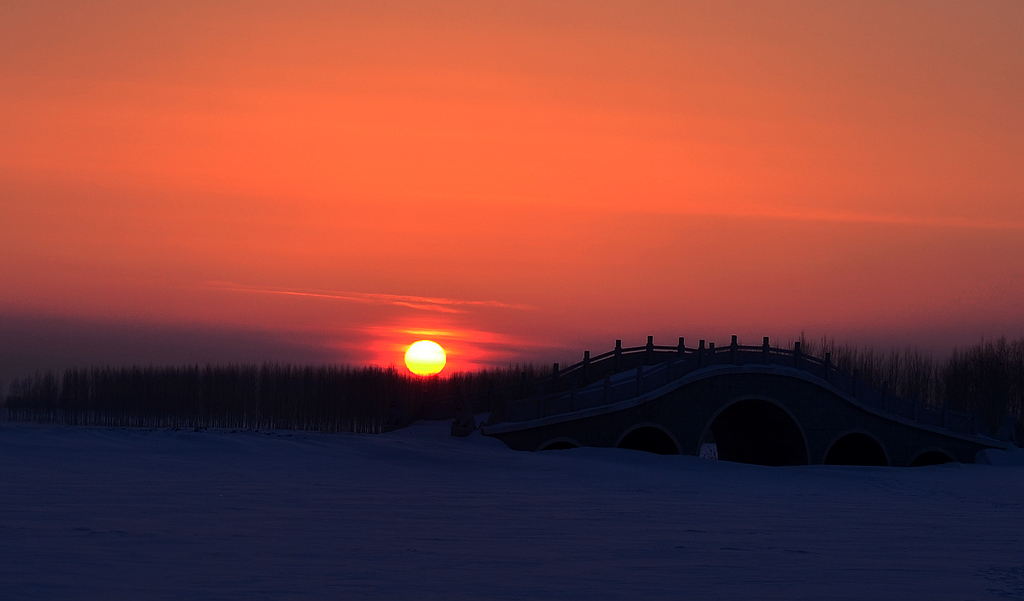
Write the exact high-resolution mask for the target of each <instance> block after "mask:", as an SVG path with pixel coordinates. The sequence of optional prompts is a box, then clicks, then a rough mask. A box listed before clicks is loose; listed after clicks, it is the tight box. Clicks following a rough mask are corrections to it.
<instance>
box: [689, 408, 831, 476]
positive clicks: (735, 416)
mask: <svg viewBox="0 0 1024 601" xmlns="http://www.w3.org/2000/svg"><path fill="white" fill-rule="evenodd" d="M711 440H713V441H714V443H715V445H716V446H717V448H718V458H719V459H722V460H725V461H735V462H737V463H753V464H755V465H773V466H776V465H807V464H808V463H810V457H811V453H810V449H809V448H808V445H807V436H806V434H805V433H804V429H803V427H802V426H801V425H800V422H799V421H798V420H797V418H796V416H795V415H793V413H792V412H791V411H790V410H789V409H788V408H786V407H785V406H784V405H782V404H780V403H778V402H776V401H774V400H772V399H769V398H767V397H763V396H758V395H747V396H741V397H737V398H735V399H733V400H732V401H730V402H728V403H725V404H724V405H722V406H721V407H719V409H718V410H717V411H716V412H715V413H714V414H713V415H712V416H711V419H709V420H708V422H707V424H706V425H705V426H704V431H703V433H702V434H701V437H700V440H699V441H698V444H697V449H698V453H699V449H700V446H701V445H702V444H703V443H705V442H709V441H711Z"/></svg>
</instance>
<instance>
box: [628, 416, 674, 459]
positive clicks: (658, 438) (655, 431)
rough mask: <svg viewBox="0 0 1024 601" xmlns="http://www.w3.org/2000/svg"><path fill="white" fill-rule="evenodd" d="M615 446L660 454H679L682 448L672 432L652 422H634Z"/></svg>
mask: <svg viewBox="0 0 1024 601" xmlns="http://www.w3.org/2000/svg"><path fill="white" fill-rule="evenodd" d="M615 447H616V448H619V449H632V450H634V451H647V452H648V453H656V454H658V455H678V454H679V453H680V452H681V450H682V447H681V446H680V445H679V441H678V440H676V437H675V436H673V435H672V433H671V432H669V431H668V430H666V429H665V428H663V427H662V426H661V425H660V424H655V423H651V422H643V423H639V424H634V425H632V426H630V427H629V428H627V429H626V431H625V432H623V433H622V436H619V439H618V440H617V441H615Z"/></svg>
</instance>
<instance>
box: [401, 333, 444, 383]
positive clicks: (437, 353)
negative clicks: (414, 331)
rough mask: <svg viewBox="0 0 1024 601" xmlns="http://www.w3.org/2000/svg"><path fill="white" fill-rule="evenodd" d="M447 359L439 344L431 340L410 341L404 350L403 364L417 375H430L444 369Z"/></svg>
mask: <svg viewBox="0 0 1024 601" xmlns="http://www.w3.org/2000/svg"><path fill="white" fill-rule="evenodd" d="M446 361H447V359H446V358H445V356H444V349H443V348H441V345H440V344H438V343H436V342H433V341H431V340H420V341H419V342H414V343H412V345H411V346H409V350H407V351H405V365H406V367H408V368H409V371H411V372H412V373H414V374H416V375H417V376H432V375H434V374H436V373H439V372H440V371H441V370H442V369H444V364H445V362H446Z"/></svg>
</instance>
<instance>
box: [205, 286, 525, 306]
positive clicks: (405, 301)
mask: <svg viewBox="0 0 1024 601" xmlns="http://www.w3.org/2000/svg"><path fill="white" fill-rule="evenodd" d="M207 287H209V288H212V289H215V290H226V291H231V292H247V293H253V294H278V295H285V296H300V297H307V298H322V299H329V300H339V301H346V302H356V303H365V304H375V305H391V306H394V307H407V308H410V309H417V310H420V311H434V312H438V313H466V312H467V309H468V308H471V307H485V308H496V309H515V310H527V309H531V308H532V307H530V306H529V305H517V304H511V303H503V302H500V301H494V300H484V301H478V300H464V299H455V298H443V297H431V296H413V295H407V294H382V293H377V292H348V291H337V290H301V289H298V290H296V289H285V288H261V287H255V286H245V285H242V284H236V283H233V282H208V283H207Z"/></svg>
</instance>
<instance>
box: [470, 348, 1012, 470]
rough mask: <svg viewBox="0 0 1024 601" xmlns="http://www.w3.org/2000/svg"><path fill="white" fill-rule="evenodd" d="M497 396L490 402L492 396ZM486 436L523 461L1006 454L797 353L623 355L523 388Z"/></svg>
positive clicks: (875, 459) (972, 425)
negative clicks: (561, 452) (645, 454)
mask: <svg viewBox="0 0 1024 601" xmlns="http://www.w3.org/2000/svg"><path fill="white" fill-rule="evenodd" d="M492 394H493V391H492ZM516 396H519V397H520V398H517V399H516V398H512V399H507V400H505V402H503V404H501V406H500V407H499V408H498V410H496V411H494V412H493V413H492V414H491V416H490V418H489V420H488V422H487V423H486V424H484V425H482V426H481V431H482V433H483V434H485V435H487V436H493V437H496V438H499V439H501V440H502V441H504V442H505V443H506V444H507V445H508V446H509V447H511V448H513V449H518V450H528V451H539V450H550V449H566V448H573V447H580V446H597V447H622V448H629V449H638V450H645V451H651V452H654V453H660V454H677V453H681V454H688V455H703V456H713V457H717V458H719V459H725V460H730V461H739V462H744V463H755V464H761V465H805V464H822V463H831V464H843V465H889V466H917V465H930V464H937V463H945V462H949V461H959V462H963V463H971V462H973V461H974V458H975V456H976V455H977V453H978V452H979V451H981V450H983V449H988V448H998V449H1005V448H1008V447H1009V443H1008V442H1004V441H1000V440H996V439H994V438H992V437H990V436H987V435H985V433H983V432H982V431H981V425H980V421H979V419H978V418H977V416H976V415H974V416H972V415H969V414H963V413H957V412H954V411H950V410H948V409H941V410H940V409H937V408H934V407H932V406H930V405H926V404H924V403H919V402H916V401H913V400H908V399H903V398H899V397H895V396H893V395H892V394H891V393H890V392H889V391H887V390H884V389H879V388H875V387H873V386H870V385H869V384H867V383H865V382H863V381H862V380H860V379H858V378H857V377H855V376H854V375H851V374H847V373H844V372H842V371H840V370H837V369H836V368H835V366H834V365H833V364H832V362H831V357H830V355H829V354H828V353H826V355H825V357H824V358H823V359H821V358H817V357H814V356H810V355H807V354H804V353H803V352H802V350H801V347H800V343H796V344H794V346H793V348H792V349H782V348H776V347H772V346H770V344H769V340H768V338H764V340H763V343H762V344H761V345H760V346H743V345H740V344H738V343H737V339H736V337H735V336H733V337H732V343H731V344H730V345H728V346H725V347H718V348H716V347H715V345H714V344H713V343H712V344H709V345H707V346H705V344H704V341H703V340H702V341H700V344H699V345H698V346H697V347H696V348H689V347H686V346H685V344H684V340H683V339H682V338H680V339H679V344H678V345H676V346H657V345H655V344H654V340H653V337H648V338H647V344H646V345H644V346H638V347H632V348H623V347H622V344H621V341H616V345H615V349H614V350H612V351H609V352H607V353H604V354H602V355H598V356H596V357H591V356H590V354H589V353H585V354H584V358H583V361H582V362H580V363H577V364H575V365H572V366H570V367H569V368H566V369H564V370H559V369H558V364H555V365H554V368H553V369H552V373H551V374H550V375H548V376H545V377H544V378H541V379H538V380H534V381H532V382H529V383H528V382H526V381H525V380H524V381H523V382H522V383H521V384H520V388H519V390H518V395H516Z"/></svg>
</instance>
